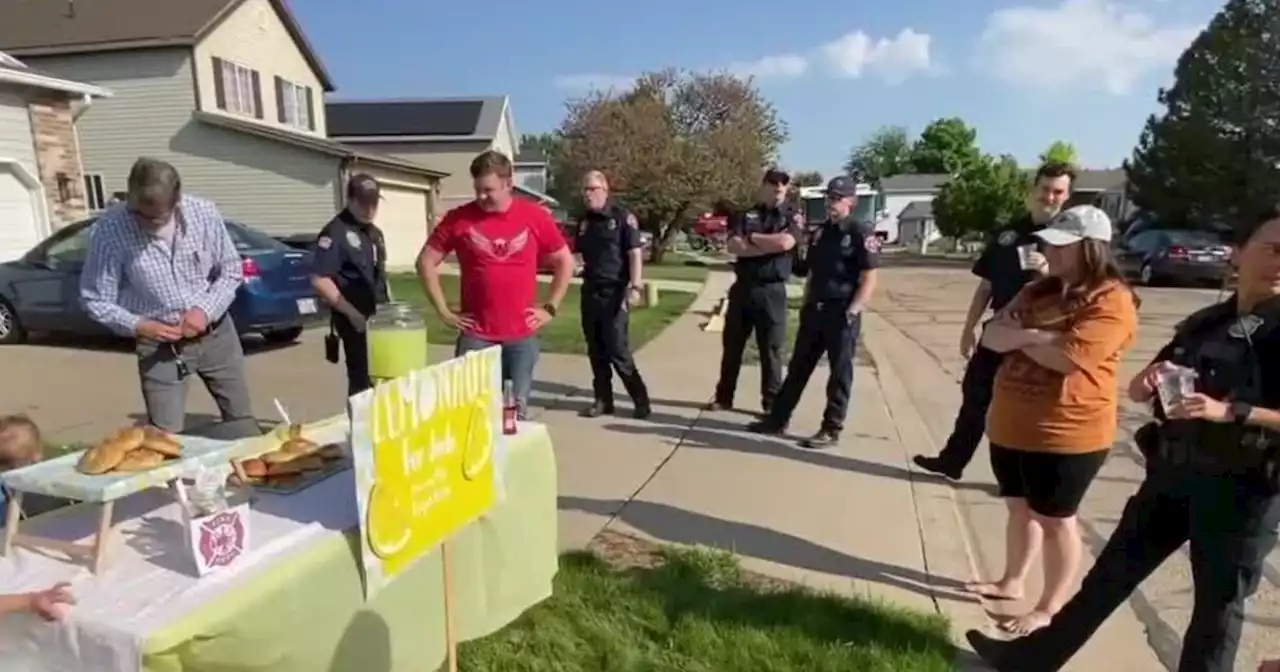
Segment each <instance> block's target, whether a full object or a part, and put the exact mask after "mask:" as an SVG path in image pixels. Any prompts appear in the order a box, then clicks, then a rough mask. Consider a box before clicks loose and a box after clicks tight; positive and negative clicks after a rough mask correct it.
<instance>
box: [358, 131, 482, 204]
mask: <svg viewBox="0 0 1280 672" xmlns="http://www.w3.org/2000/svg"><path fill="white" fill-rule="evenodd" d="M348 144H356V143H351V142H348ZM363 146H364V148H366V149H368V150H369V151H373V152H379V153H382V154H390V155H392V156H398V157H400V158H404V159H409V160H410V161H414V162H417V163H420V164H422V165H424V166H426V167H428V168H433V169H435V170H438V171H440V172H442V173H449V176H448V177H446V178H444V179H443V180H441V182H440V204H439V205H440V207H439V210H438V213H437V216H439V215H443V214H444V213H445V212H448V211H449V210H450V209H452V208H456V207H458V206H459V205H462V204H464V203H466V202H468V201H471V200H472V199H474V198H475V191H473V190H472V188H471V160H472V159H474V158H476V155H477V154H479V153H481V152H483V151H486V150H488V149H489V143H488V142H485V141H480V142H431V143H426V142H404V143H388V142H376V143H367V144H364V145H363Z"/></svg>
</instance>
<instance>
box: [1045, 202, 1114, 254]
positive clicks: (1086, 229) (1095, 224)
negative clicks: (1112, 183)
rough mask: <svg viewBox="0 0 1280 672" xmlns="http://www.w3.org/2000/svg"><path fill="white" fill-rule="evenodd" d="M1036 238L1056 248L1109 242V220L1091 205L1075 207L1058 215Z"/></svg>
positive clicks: (1105, 214) (1103, 213)
mask: <svg viewBox="0 0 1280 672" xmlns="http://www.w3.org/2000/svg"><path fill="white" fill-rule="evenodd" d="M1035 234H1036V237H1038V238H1039V239H1040V240H1043V241H1044V242H1046V243H1048V244H1050V245H1053V246H1054V247H1058V246H1061V245H1070V244H1072V243H1078V242H1080V241H1082V240H1086V239H1087V240H1100V241H1102V242H1104V243H1108V242H1111V218H1110V217H1108V216H1107V213H1105V212H1103V211H1102V210H1099V209H1098V208H1096V207H1094V206H1092V205H1077V206H1075V207H1073V208H1068V209H1066V210H1063V211H1062V212H1060V213H1058V215H1057V216H1056V217H1054V218H1053V219H1052V220H1050V221H1049V225H1048V226H1046V227H1045V228H1043V229H1040V230H1039V231H1036V232H1035Z"/></svg>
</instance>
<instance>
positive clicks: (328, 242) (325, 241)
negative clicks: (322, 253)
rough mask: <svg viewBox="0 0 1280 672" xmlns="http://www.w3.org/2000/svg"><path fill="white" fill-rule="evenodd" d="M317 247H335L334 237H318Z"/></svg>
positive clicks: (325, 248) (324, 248) (323, 248)
mask: <svg viewBox="0 0 1280 672" xmlns="http://www.w3.org/2000/svg"><path fill="white" fill-rule="evenodd" d="M316 247H318V248H320V249H322V250H327V249H329V248H331V247H333V239H332V238H330V237H329V236H320V237H319V238H317V239H316Z"/></svg>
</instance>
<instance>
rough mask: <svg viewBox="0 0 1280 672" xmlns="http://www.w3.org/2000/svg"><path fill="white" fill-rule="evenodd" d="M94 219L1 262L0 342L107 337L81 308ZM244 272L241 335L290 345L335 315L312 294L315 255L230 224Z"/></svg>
mask: <svg viewBox="0 0 1280 672" xmlns="http://www.w3.org/2000/svg"><path fill="white" fill-rule="evenodd" d="M94 221H95V220H93V219H88V220H85V221H82V222H77V223H75V224H72V225H70V226H68V227H66V228H63V229H59V230H58V231H57V232H56V233H54V234H53V235H52V236H50V237H48V238H46V239H45V240H44V242H42V243H40V244H39V245H37V246H35V247H34V248H32V250H31V251H30V252H28V253H27V254H26V255H25V256H23V257H22V258H21V259H19V260H17V261H10V262H6V263H2V264H0V343H21V342H22V341H23V340H25V339H26V337H27V335H28V334H30V333H33V332H37V333H60V334H72V335H85V336H104V335H108V334H109V333H110V332H108V331H107V329H106V328H105V327H103V326H102V325H100V324H98V323H96V322H94V321H93V320H92V319H90V318H89V315H88V314H87V313H86V312H85V311H84V308H83V307H82V306H81V304H80V271H81V269H82V268H83V267H84V260H85V255H86V253H87V251H88V246H89V229H90V227H91V226H92V225H93V223H94ZM227 231H228V232H230V233H231V239H232V240H234V241H235V244H236V249H237V250H239V252H240V257H241V260H242V261H241V263H242V264H243V267H244V280H245V281H244V284H243V285H241V286H240V289H239V290H238V291H237V292H236V299H235V301H234V302H233V303H232V304H231V316H232V319H233V320H235V324H236V328H237V330H239V332H240V334H241V335H245V334H260V335H262V336H263V337H264V338H265V339H266V340H267V341H269V342H272V343H289V342H292V341H295V340H297V339H298V337H299V336H301V335H302V329H303V327H304V326H306V324H307V323H309V322H316V321H320V320H323V319H327V317H328V313H327V312H326V311H325V309H324V306H323V305H322V303H321V302H320V301H319V300H317V298H316V294H315V290H313V289H312V288H311V280H310V276H309V271H310V268H311V252H308V251H305V250H297V249H294V248H291V247H289V246H288V245H285V244H284V243H281V242H279V241H277V240H275V239H274V238H272V237H270V236H268V235H266V234H264V233H261V232H259V231H255V230H253V229H251V228H249V227H247V226H244V225H243V224H238V223H236V222H227Z"/></svg>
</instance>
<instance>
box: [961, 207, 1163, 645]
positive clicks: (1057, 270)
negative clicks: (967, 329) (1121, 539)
mask: <svg viewBox="0 0 1280 672" xmlns="http://www.w3.org/2000/svg"><path fill="white" fill-rule="evenodd" d="M1035 235H1036V236H1037V237H1039V238H1040V240H1041V242H1042V244H1041V248H1042V251H1043V253H1044V256H1045V258H1046V259H1047V260H1048V266H1049V270H1048V275H1046V277H1044V278H1042V279H1040V280H1037V281H1035V282H1033V283H1032V284H1030V285H1028V286H1027V287H1025V288H1024V289H1023V290H1022V292H1021V293H1020V294H1019V295H1018V296H1017V298H1015V299H1014V300H1013V301H1012V302H1011V303H1010V304H1009V306H1007V307H1006V308H1005V309H1004V310H1003V311H1001V314H1000V315H999V316H997V318H996V319H995V320H994V321H993V322H992V324H991V325H990V326H989V327H988V328H987V330H986V332H985V333H984V335H983V338H982V343H983V345H985V346H986V347H988V348H991V349H992V350H996V351H998V352H1004V353H1007V355H1006V356H1005V358H1004V361H1003V363H1002V364H1001V366H1000V371H999V373H998V374H997V375H996V382H995V390H994V396H993V398H992V403H991V410H990V411H989V413H988V418H987V438H988V439H989V441H990V443H991V467H992V469H993V471H994V472H995V476H996V481H997V483H998V484H999V487H1000V496H1001V497H1003V498H1004V499H1005V502H1006V505H1007V506H1008V509H1009V521H1008V526H1007V529H1006V543H1007V544H1008V547H1007V548H1006V549H1005V570H1004V575H1003V576H1002V577H1001V578H1000V579H999V580H998V581H995V582H993V583H975V584H970V585H969V586H968V589H969V590H970V591H971V592H974V593H977V594H980V595H983V596H985V597H988V598H991V599H1010V600H1016V599H1021V598H1022V593H1023V584H1024V582H1025V579H1026V577H1027V574H1028V572H1029V571H1030V569H1031V564H1032V562H1033V561H1034V560H1035V558H1036V555H1037V554H1038V552H1039V550H1040V548H1041V546H1043V548H1044V592H1043V593H1042V594H1041V596H1040V599H1039V601H1037V602H1036V604H1035V606H1034V607H1033V608H1032V609H1031V611H1030V612H1028V613H1026V614H1024V615H1022V616H1019V617H1017V618H1014V619H1010V620H1009V621H1006V622H1005V623H1003V624H1002V627H1003V628H1004V629H1005V630H1007V631H1009V632H1011V633H1014V634H1019V635H1024V634H1027V633H1029V632H1032V631H1034V630H1036V629H1039V628H1042V627H1044V626H1045V625H1048V623H1049V621H1050V620H1051V619H1052V618H1053V615H1054V614H1055V613H1057V612H1058V610H1060V609H1061V608H1062V606H1063V605H1064V604H1066V602H1067V600H1068V599H1069V597H1070V595H1069V592H1070V590H1071V584H1072V582H1073V581H1074V579H1075V577H1076V574H1077V572H1078V571H1079V569H1080V561H1081V556H1082V555H1083V551H1084V545H1083V542H1082V541H1081V539H1080V533H1079V530H1078V529H1077V526H1076V525H1077V523H1076V511H1077V509H1078V508H1079V506H1080V502H1081V500H1082V499H1083V498H1084V494H1085V491H1086V490H1088V488H1089V485H1090V483H1092V482H1093V478H1094V476H1096V475H1097V473H1098V470H1099V469H1101V468H1102V463H1103V462H1104V461H1105V460H1106V457H1107V453H1108V452H1109V450H1110V448H1111V444H1112V443H1113V442H1114V441H1115V429H1116V421H1117V417H1116V416H1117V412H1118V407H1119V393H1118V384H1117V378H1116V377H1117V373H1118V371H1119V368H1120V357H1121V355H1122V354H1123V352H1124V351H1125V350H1126V349H1127V348H1128V347H1129V346H1130V344H1132V342H1133V339H1134V335H1135V334H1136V332H1137V325H1138V314H1137V303H1138V302H1137V298H1136V297H1135V296H1134V294H1133V292H1131V291H1130V290H1129V287H1128V285H1127V284H1126V283H1125V281H1124V276H1123V275H1122V274H1121V272H1120V269H1119V268H1118V267H1117V266H1116V265H1115V262H1114V261H1113V260H1112V258H1111V253H1110V249H1109V243H1110V240H1111V220H1110V218H1108V217H1107V215H1106V214H1105V213H1103V212H1102V211H1101V210H1099V209H1098V208H1095V207H1093V206H1087V205H1086V206H1077V207H1074V208H1071V209H1069V210H1066V211H1064V212H1062V213H1061V214H1060V215H1058V216H1057V217H1056V218H1054V220H1053V221H1052V222H1051V223H1050V224H1049V226H1048V227H1046V228H1044V229H1041V230H1040V231H1038V232H1036V233H1035Z"/></svg>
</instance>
